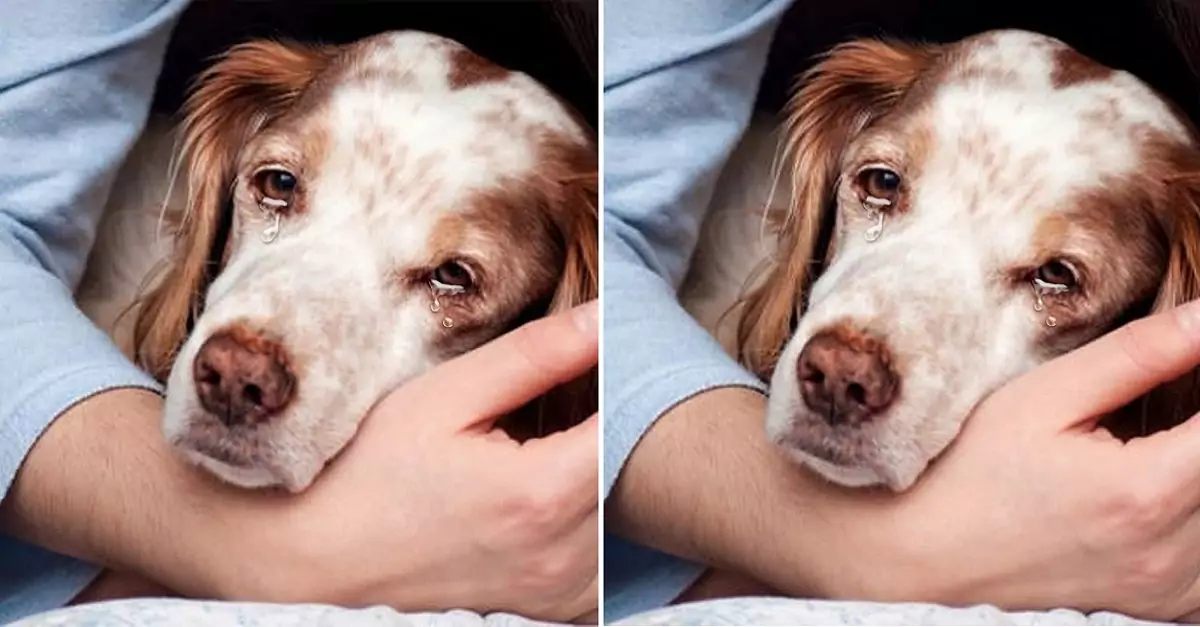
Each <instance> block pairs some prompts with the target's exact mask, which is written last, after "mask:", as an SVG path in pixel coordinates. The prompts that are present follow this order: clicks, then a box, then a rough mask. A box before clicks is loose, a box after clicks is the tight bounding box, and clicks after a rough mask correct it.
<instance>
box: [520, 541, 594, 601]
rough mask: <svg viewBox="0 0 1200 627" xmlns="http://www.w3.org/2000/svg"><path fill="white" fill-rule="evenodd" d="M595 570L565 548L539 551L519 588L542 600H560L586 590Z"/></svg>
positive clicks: (531, 558)
mask: <svg viewBox="0 0 1200 627" xmlns="http://www.w3.org/2000/svg"><path fill="white" fill-rule="evenodd" d="M595 570H596V564H595V563H594V562H588V561H587V560H584V559H580V558H579V557H578V556H577V555H576V554H575V552H574V551H571V550H570V549H569V548H567V547H563V546H556V547H555V548H551V549H546V550H543V551H538V552H537V553H536V554H534V555H532V556H531V557H530V559H529V562H528V563H527V565H526V568H525V572H524V577H523V582H522V587H523V588H524V589H526V590H528V591H529V592H530V593H532V594H535V595H537V596H539V597H540V598H542V599H544V600H552V601H553V602H559V601H562V600H563V599H564V598H566V597H570V596H574V595H576V594H578V591H579V590H580V589H583V588H586V587H587V585H588V583H589V582H590V581H591V578H592V577H593V574H594V573H595Z"/></svg>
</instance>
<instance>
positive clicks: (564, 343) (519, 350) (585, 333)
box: [424, 301, 600, 447]
mask: <svg viewBox="0 0 1200 627" xmlns="http://www.w3.org/2000/svg"><path fill="white" fill-rule="evenodd" d="M598 315H599V314H598V308H597V306H596V302H595V301H592V302H590V303H587V304H585V305H581V306H579V307H576V308H574V309H572V310H570V311H568V312H566V313H564V314H559V315H554V316H549V317H546V318H542V319H540V320H535V321H533V322H530V323H528V324H526V325H524V326H522V327H520V328H518V329H516V330H515V331H512V332H510V333H508V334H506V335H503V336H501V337H499V338H497V339H495V340H493V341H491V342H489V343H488V344H485V345H483V346H481V347H479V348H477V349H475V350H473V351H470V352H468V353H466V354H465V355H463V356H461V357H458V358H455V359H453V360H451V361H449V362H447V363H445V364H443V365H441V366H439V367H438V368H437V369H436V370H434V371H433V373H431V376H430V377H428V378H427V379H426V380H425V381H424V384H425V385H428V386H430V387H431V388H432V389H431V390H429V391H430V392H432V393H433V394H434V396H435V397H436V398H440V399H443V402H444V411H443V414H444V415H446V416H451V417H455V418H456V419H463V420H465V421H466V422H465V423H461V424H457V425H455V426H456V427H460V428H461V427H469V426H474V425H476V424H479V423H482V422H486V421H488V420H494V419H495V418H497V417H499V416H501V415H503V414H505V413H507V412H509V411H512V410H514V409H516V408H518V407H520V406H521V405H524V404H525V403H527V402H529V401H530V400H533V399H534V398H537V397H538V396H540V395H542V394H544V393H546V392H548V391H549V390H551V389H553V388H554V387H556V386H558V385H561V384H563V383H566V382H568V381H570V380H572V379H574V378H576V377H578V376H580V375H582V374H584V373H586V372H587V371H588V370H589V369H591V368H592V367H593V366H595V365H596V362H597V361H598V358H599V351H600V348H599V345H600V337H599V322H598ZM595 442H596V441H595V440H593V441H592V446H593V447H594V446H595Z"/></svg>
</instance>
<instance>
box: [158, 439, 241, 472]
mask: <svg viewBox="0 0 1200 627" xmlns="http://www.w3.org/2000/svg"><path fill="white" fill-rule="evenodd" d="M228 437H230V436H224V437H219V438H209V437H188V436H186V435H185V436H183V437H180V438H176V439H175V441H174V442H172V444H174V445H175V446H177V447H179V448H182V449H186V450H188V451H191V452H193V453H196V454H199V455H203V456H205V457H208V458H211V459H213V460H214V461H218V462H221V463H222V464H225V465H227V466H231V467H234V468H242V469H252V468H256V467H258V466H259V464H256V463H255V459H254V458H255V457H256V456H255V455H254V454H253V453H250V454H248V455H239V454H237V453H235V452H233V451H232V450H231V448H232V447H233V446H236V445H231V444H230V443H229V442H228V441H227V439H226V438H228Z"/></svg>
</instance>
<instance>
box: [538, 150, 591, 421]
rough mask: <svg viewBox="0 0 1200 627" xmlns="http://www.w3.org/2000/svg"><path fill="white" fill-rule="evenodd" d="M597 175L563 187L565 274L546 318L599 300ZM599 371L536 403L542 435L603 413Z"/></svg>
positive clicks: (578, 175)
mask: <svg viewBox="0 0 1200 627" xmlns="http://www.w3.org/2000/svg"><path fill="white" fill-rule="evenodd" d="M599 187H600V184H599V175H598V174H597V172H596V170H595V169H594V167H593V168H588V169H586V170H584V171H580V172H575V173H572V174H571V175H570V176H569V177H568V178H567V180H565V181H563V182H562V189H563V192H564V197H563V206H564V207H565V208H566V209H567V210H566V211H565V212H563V213H561V217H560V219H559V220H557V221H556V222H557V226H556V230H557V231H558V234H559V236H560V237H561V238H562V239H561V241H562V245H563V250H564V258H563V269H562V274H561V275H560V276H559V280H558V286H557V287H556V288H555V291H554V295H553V296H552V297H551V300H550V306H549V308H548V313H550V314H557V313H562V312H565V311H567V310H569V309H571V308H573V307H576V306H578V305H582V304H584V303H586V302H588V301H591V300H595V299H596V298H598V297H599V295H600V241H599V240H600V237H599V227H600V224H599V211H598V207H599V198H598V197H599ZM599 393H600V388H599V378H598V372H597V369H595V368H593V369H591V370H590V371H589V372H588V373H586V374H584V375H582V376H580V377H578V378H576V379H575V380H573V381H570V382H568V383H566V384H564V385H561V386H559V387H558V388H557V389H555V390H551V391H550V392H548V393H547V394H545V395H544V396H543V397H542V398H541V399H539V401H538V402H537V407H536V416H535V418H534V421H535V423H536V429H537V433H538V435H545V434H548V433H553V432H556V431H561V430H563V429H567V428H570V427H573V426H575V425H576V424H578V423H580V422H582V421H583V420H585V419H586V418H587V417H588V416H591V415H592V414H594V413H596V412H597V411H598V410H599Z"/></svg>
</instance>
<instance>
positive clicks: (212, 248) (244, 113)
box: [134, 41, 332, 380]
mask: <svg viewBox="0 0 1200 627" xmlns="http://www.w3.org/2000/svg"><path fill="white" fill-rule="evenodd" d="M331 59H332V49H330V48H322V47H311V46H305V45H300V44H295V43H284V42H275V41H253V42H247V43H244V44H240V45H238V46H235V47H233V48H231V49H230V50H229V51H228V52H226V53H225V54H224V55H222V56H221V57H220V58H219V59H218V60H217V61H216V63H214V64H213V65H212V66H211V67H209V68H208V69H207V70H206V71H205V72H203V73H202V74H201V75H200V76H199V77H198V78H197V80H196V83H195V87H194V88H193V89H192V93H191V94H190V95H189V97H188V100H187V102H186V103H185V105H184V111H183V124H182V137H181V140H182V141H181V148H180V155H179V157H178V158H179V163H180V164H182V165H183V167H184V168H186V170H185V171H186V182H187V198H188V203H187V208H186V210H185V211H184V213H183V214H182V215H178V216H167V218H168V220H169V221H170V222H171V223H173V226H174V248H173V251H172V254H171V255H170V258H169V260H168V261H167V265H166V267H165V268H164V271H163V273H162V274H161V275H160V276H159V277H158V279H157V280H156V282H155V285H156V286H155V287H154V288H153V289H151V290H150V291H149V292H147V293H146V294H145V295H144V296H143V297H142V298H141V299H140V300H141V302H140V305H139V308H138V312H137V318H136V321H135V323H134V351H135V354H136V356H137V360H138V363H139V364H140V365H141V366H142V367H143V368H145V369H146V370H147V371H148V372H150V373H151V374H152V375H153V376H155V377H156V378H158V379H159V380H165V378H166V376H167V375H168V374H169V373H170V370H171V364H172V362H173V361H174V357H175V353H176V351H177V350H178V349H179V346H180V345H181V344H182V343H183V341H184V339H186V337H187V334H188V332H189V325H190V324H191V321H192V320H193V319H194V317H195V316H197V315H199V310H200V308H201V307H202V305H203V300H204V296H205V292H206V291H207V288H208V285H207V284H208V281H210V280H211V278H212V276H213V275H214V274H215V272H216V271H217V270H218V269H219V266H220V265H222V264H223V263H224V257H225V255H226V254H227V253H228V251H227V245H228V237H227V236H228V233H227V232H225V231H227V229H228V228H229V220H231V219H232V215H231V214H232V211H231V210H232V207H231V206H230V201H231V193H232V188H233V183H234V176H235V175H236V171H235V169H236V167H237V162H238V158H239V156H240V154H241V150H242V148H243V146H244V145H245V144H246V142H247V141H248V140H249V139H250V138H251V137H253V136H254V134H255V133H257V132H258V131H259V130H261V129H262V128H264V127H265V126H266V125H268V124H270V123H271V122H272V121H273V120H276V119H278V118H279V117H280V116H281V115H283V114H284V113H285V112H286V111H287V110H288V109H289V108H290V107H291V105H292V104H294V102H295V100H296V99H297V98H298V97H299V96H300V94H301V93H303V92H304V90H305V89H306V88H307V86H308V85H309V83H310V82H311V81H312V80H313V78H314V77H315V76H316V75H317V74H319V73H320V72H321V70H322V69H324V68H325V67H327V65H328V63H329V61H330V60H331Z"/></svg>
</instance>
